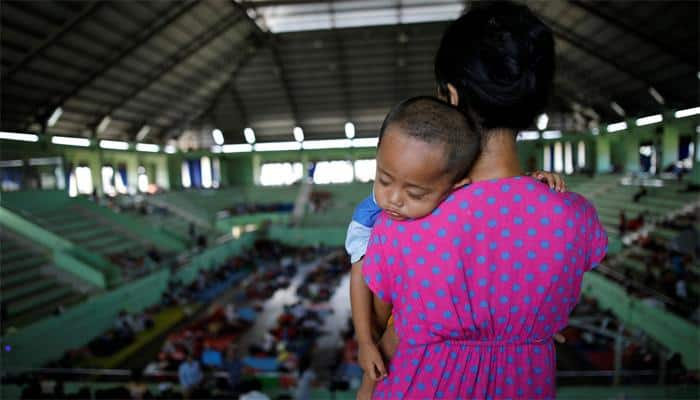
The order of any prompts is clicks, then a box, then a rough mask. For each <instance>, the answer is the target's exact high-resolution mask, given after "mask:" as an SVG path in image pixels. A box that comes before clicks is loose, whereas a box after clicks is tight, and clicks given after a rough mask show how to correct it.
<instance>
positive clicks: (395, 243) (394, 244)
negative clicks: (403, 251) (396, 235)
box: [391, 239, 399, 247]
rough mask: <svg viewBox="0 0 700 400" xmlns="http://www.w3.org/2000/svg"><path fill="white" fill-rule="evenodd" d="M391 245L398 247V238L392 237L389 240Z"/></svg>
mask: <svg viewBox="0 0 700 400" xmlns="http://www.w3.org/2000/svg"><path fill="white" fill-rule="evenodd" d="M391 245H392V246H393V247H399V239H394V240H392V241H391Z"/></svg>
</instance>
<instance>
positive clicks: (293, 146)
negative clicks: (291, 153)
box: [253, 142, 301, 151]
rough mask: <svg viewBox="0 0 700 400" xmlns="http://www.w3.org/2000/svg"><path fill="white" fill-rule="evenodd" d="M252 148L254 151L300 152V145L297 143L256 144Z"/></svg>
mask: <svg viewBox="0 0 700 400" xmlns="http://www.w3.org/2000/svg"><path fill="white" fill-rule="evenodd" d="M253 148H254V149H255V151H284V150H301V143H299V142H268V143H256V144H255V146H254V147H253Z"/></svg>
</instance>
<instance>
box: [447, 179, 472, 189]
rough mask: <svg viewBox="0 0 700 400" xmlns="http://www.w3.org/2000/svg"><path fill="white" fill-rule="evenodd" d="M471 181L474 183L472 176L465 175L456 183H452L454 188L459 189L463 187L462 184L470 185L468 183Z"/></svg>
mask: <svg viewBox="0 0 700 400" xmlns="http://www.w3.org/2000/svg"><path fill="white" fill-rule="evenodd" d="M470 183H472V180H471V178H469V177H468V176H466V177H464V178H462V179H460V180H458V181H457V182H455V183H454V185H452V189H459V188H461V187H462V186H465V185H468V184H470Z"/></svg>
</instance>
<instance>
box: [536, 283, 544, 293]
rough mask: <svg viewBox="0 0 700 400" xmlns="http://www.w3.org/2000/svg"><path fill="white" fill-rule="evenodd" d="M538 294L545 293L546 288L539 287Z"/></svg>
mask: <svg viewBox="0 0 700 400" xmlns="http://www.w3.org/2000/svg"><path fill="white" fill-rule="evenodd" d="M537 293H539V294H542V293H544V286H542V285H538V286H537Z"/></svg>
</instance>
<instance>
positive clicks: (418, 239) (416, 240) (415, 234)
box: [411, 233, 421, 242]
mask: <svg viewBox="0 0 700 400" xmlns="http://www.w3.org/2000/svg"><path fill="white" fill-rule="evenodd" d="M411 238H412V239H413V241H414V242H420V241H421V237H420V235H419V234H417V233H414V234H413V236H411Z"/></svg>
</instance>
